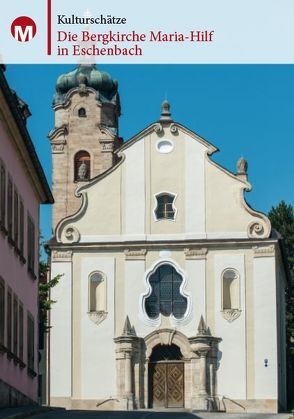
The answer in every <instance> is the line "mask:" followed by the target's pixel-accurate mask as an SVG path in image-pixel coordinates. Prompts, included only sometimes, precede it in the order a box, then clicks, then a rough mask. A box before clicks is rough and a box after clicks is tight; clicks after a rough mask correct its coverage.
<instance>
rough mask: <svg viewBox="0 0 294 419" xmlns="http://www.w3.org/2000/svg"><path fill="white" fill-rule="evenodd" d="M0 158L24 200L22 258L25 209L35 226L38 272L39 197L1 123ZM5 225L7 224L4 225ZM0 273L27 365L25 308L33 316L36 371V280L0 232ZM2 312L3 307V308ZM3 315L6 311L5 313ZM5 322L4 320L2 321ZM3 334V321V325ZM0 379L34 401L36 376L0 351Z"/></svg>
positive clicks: (25, 228) (25, 225) (36, 384)
mask: <svg viewBox="0 0 294 419" xmlns="http://www.w3.org/2000/svg"><path fill="white" fill-rule="evenodd" d="M0 157H1V159H2V161H3V163H4V165H5V168H6V181H7V179H8V173H9V174H10V176H11V178H12V181H13V183H14V185H15V186H16V189H17V191H18V194H19V196H21V198H22V200H23V203H24V257H25V258H26V259H27V212H28V211H29V213H30V216H31V217H32V219H33V221H34V225H35V235H36V237H35V242H36V252H35V274H36V275H37V274H38V246H37V244H38V240H39V238H38V235H39V199H38V197H37V195H36V193H35V191H34V189H33V185H32V183H31V180H30V177H29V173H28V172H27V170H26V169H25V166H24V163H23V161H22V158H21V157H20V155H19V152H18V150H17V149H16V147H15V146H14V142H13V140H11V139H10V138H9V136H8V133H7V132H6V131H5V129H4V127H3V125H2V123H1V125H0ZM6 217H7V214H6ZM6 225H7V224H6ZM0 258H1V263H0V276H1V277H2V278H3V279H4V281H5V288H6V296H7V286H9V287H10V288H11V289H12V293H13V294H16V295H17V298H18V299H19V300H20V301H21V302H22V304H23V308H24V333H23V336H24V355H23V361H24V363H25V364H27V310H29V312H30V313H31V314H32V315H33V317H34V319H35V361H34V362H35V364H34V371H36V372H37V371H38V364H37V362H38V353H37V347H38V280H37V279H36V280H34V279H33V278H32V276H31V275H30V273H29V272H28V269H27V263H25V264H23V263H22V262H21V261H20V258H19V256H18V255H17V253H16V252H15V250H14V247H13V246H11V245H10V244H9V243H8V240H7V236H6V235H4V234H3V233H2V232H0ZM5 311H6V310H5ZM5 315H6V313H5ZM5 323H6V322H5ZM5 336H6V324H5ZM0 378H1V379H2V380H3V381H4V382H6V383H7V384H9V385H11V386H13V387H14V388H16V389H17V390H19V391H20V392H22V393H23V394H25V395H26V396H28V397H29V398H31V399H33V400H37V389H38V376H36V377H34V378H32V377H30V376H29V375H28V373H27V366H26V367H25V368H24V369H21V368H20V367H19V364H15V363H14V361H13V359H12V360H8V358H7V355H6V354H5V353H4V354H1V353H0Z"/></svg>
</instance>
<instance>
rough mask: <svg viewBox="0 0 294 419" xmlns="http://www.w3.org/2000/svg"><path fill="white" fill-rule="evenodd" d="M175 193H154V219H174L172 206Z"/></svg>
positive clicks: (174, 212) (174, 213) (174, 211)
mask: <svg viewBox="0 0 294 419" xmlns="http://www.w3.org/2000/svg"><path fill="white" fill-rule="evenodd" d="M175 197H176V196H175V195H174V194H171V193H160V194H158V195H156V197H155V198H156V208H155V210H154V214H155V218H156V220H166V219H167V220H174V219H175V215H176V210H175V207H174V201H175Z"/></svg>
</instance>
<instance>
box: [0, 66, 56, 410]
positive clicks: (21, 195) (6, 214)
mask: <svg viewBox="0 0 294 419" xmlns="http://www.w3.org/2000/svg"><path fill="white" fill-rule="evenodd" d="M3 72H4V66H2V67H1V70H0V228H1V232H0V261H1V263H0V407H3V406H15V405H21V404H29V403H33V402H37V396H38V375H37V373H38V266H39V265H38V259H39V205H40V203H43V204H45V203H53V197H52V195H51V192H50V188H49V186H48V184H47V181H46V178H45V175H44V172H43V170H42V167H41V165H40V162H39V160H38V157H37V155H36V152H35V149H34V146H33V143H32V140H31V138H30V136H29V134H28V131H27V129H26V118H27V117H28V116H29V115H30V112H29V109H28V107H27V105H26V104H25V103H24V102H23V101H22V100H21V99H19V98H18V97H17V95H16V94H15V92H13V91H11V89H10V88H9V86H8V84H7V81H6V79H5V77H4V74H3Z"/></svg>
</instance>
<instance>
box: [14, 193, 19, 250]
mask: <svg viewBox="0 0 294 419" xmlns="http://www.w3.org/2000/svg"><path fill="white" fill-rule="evenodd" d="M13 209H14V211H13V228H14V237H13V238H14V242H15V246H16V247H17V248H18V227H19V226H18V215H19V214H18V213H19V211H18V193H17V190H16V189H15V188H14V194H13Z"/></svg>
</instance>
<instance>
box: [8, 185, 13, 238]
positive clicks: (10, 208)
mask: <svg viewBox="0 0 294 419" xmlns="http://www.w3.org/2000/svg"><path fill="white" fill-rule="evenodd" d="M12 222H13V185H12V180H11V179H10V177H8V188H7V229H8V238H9V239H10V241H12Z"/></svg>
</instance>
